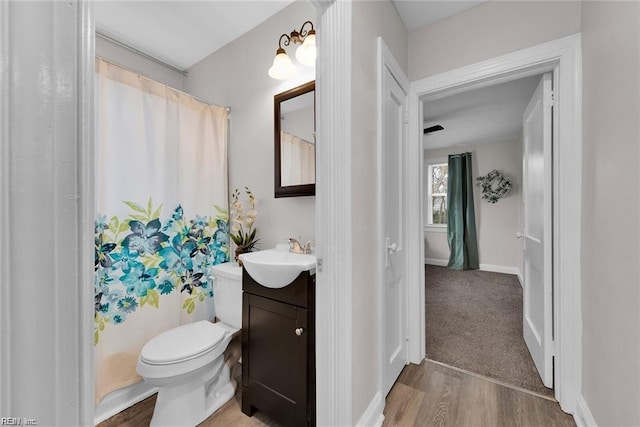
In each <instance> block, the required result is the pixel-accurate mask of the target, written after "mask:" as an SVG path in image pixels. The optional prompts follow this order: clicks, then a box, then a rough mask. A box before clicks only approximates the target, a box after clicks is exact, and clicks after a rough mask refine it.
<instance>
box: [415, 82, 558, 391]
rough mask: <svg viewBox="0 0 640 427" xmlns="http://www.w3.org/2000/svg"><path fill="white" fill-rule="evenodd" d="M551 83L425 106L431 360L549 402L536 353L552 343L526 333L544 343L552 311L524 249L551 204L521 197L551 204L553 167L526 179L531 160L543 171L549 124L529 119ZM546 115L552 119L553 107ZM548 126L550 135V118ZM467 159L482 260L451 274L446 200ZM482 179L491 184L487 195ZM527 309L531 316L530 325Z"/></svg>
mask: <svg viewBox="0 0 640 427" xmlns="http://www.w3.org/2000/svg"><path fill="white" fill-rule="evenodd" d="M547 78H548V79H549V83H550V78H551V75H550V73H548V74H547V75H543V76H541V75H534V76H530V77H526V78H522V79H517V80H513V81H509V82H504V83H499V84H497V85H492V86H489V87H485V88H480V89H475V90H471V91H467V92H463V93H460V94H455V95H451V96H448V97H444V98H440V99H438V100H434V101H428V102H425V103H424V108H423V113H424V128H425V131H424V132H425V133H424V137H423V145H424V150H425V151H424V162H425V168H424V175H425V176H424V185H425V187H424V188H425V190H426V193H425V199H424V200H425V206H424V212H425V218H424V225H425V226H424V232H425V295H426V355H427V358H428V359H431V360H434V361H437V362H440V363H443V364H446V365H450V366H453V367H456V368H460V369H464V370H467V371H470V372H472V373H475V374H479V375H482V376H486V377H489V378H491V379H494V380H497V381H500V382H503V383H506V384H508V385H511V386H514V387H518V388H522V389H525V390H528V391H531V392H534V393H538V394H541V395H543V396H549V397H551V396H552V394H553V391H552V388H551V386H552V384H551V381H550V382H547V384H548V386H545V384H543V382H542V381H541V376H542V375H543V373H546V372H547V371H548V373H551V372H550V371H551V369H550V368H549V369H547V367H546V366H544V361H540V360H536V361H535V363H534V359H533V358H532V356H531V353H533V352H536V354H537V353H538V352H539V351H538V348H539V347H540V348H542V347H543V346H544V345H545V344H546V342H545V341H544V340H541V342H539V343H538V342H537V341H536V342H525V339H524V336H525V334H526V333H523V330H524V331H526V332H530V331H531V330H532V328H531V327H530V325H531V321H530V319H536V320H537V321H540V322H541V326H542V327H540V328H538V327H537V326H538V325H536V327H535V329H536V334H535V336H542V337H544V333H538V329H540V330H544V325H551V324H552V323H551V322H552V319H551V311H550V310H547V312H545V310H544V301H538V300H537V299H536V298H537V297H538V296H539V295H542V291H543V289H544V286H543V285H544V283H543V282H542V280H541V279H538V276H537V275H536V274H532V272H531V270H532V264H531V262H530V261H531V259H534V260H536V259H538V258H537V257H532V256H531V249H532V248H533V246H532V244H529V245H528V246H529V250H528V251H527V252H526V253H525V252H524V246H525V245H524V239H523V236H525V235H527V236H528V235H530V234H531V233H532V232H534V231H533V230H536V231H535V233H538V231H537V230H538V229H539V230H544V229H545V227H544V225H545V224H544V220H545V215H543V209H546V210H548V211H549V212H551V206H550V205H549V206H546V208H543V207H542V205H541V204H540V203H538V204H533V203H524V201H525V195H528V197H527V199H532V198H533V197H534V196H540V197H542V196H544V197H542V198H543V199H548V200H550V199H551V190H552V189H551V168H550V165H547V167H546V168H543V169H542V170H541V172H542V173H543V174H544V173H545V172H546V174H547V175H548V177H547V178H548V179H543V180H540V179H539V178H540V177H538V176H536V177H535V178H536V179H534V180H532V179H525V178H529V177H530V176H531V173H532V168H530V167H529V165H530V164H531V162H532V161H534V160H535V161H536V162H537V164H541V165H544V163H540V160H544V159H543V158H541V157H540V156H538V154H540V155H541V154H542V151H540V152H536V151H533V150H532V149H531V147H532V142H536V141H538V140H539V139H540V138H541V137H542V136H543V135H544V134H545V132H544V131H543V130H542V129H541V128H542V125H543V123H542V122H541V121H533V122H532V121H531V120H530V119H529V116H531V112H532V111H533V112H538V110H539V109H540V105H541V102H540V101H541V100H540V97H541V95H540V93H541V92H539V90H538V89H540V88H541V86H540V85H541V82H542V81H545V82H547ZM549 87H550V86H549ZM532 107H536V108H537V109H532ZM546 108H547V109H548V114H551V105H548V106H546ZM537 117H538V116H537V115H536V116H535V117H534V118H537ZM532 125H538V126H537V127H534V126H532ZM538 128H540V129H538ZM546 128H547V129H546V133H548V134H549V135H551V121H550V120H549V123H547V124H546ZM534 130H535V131H536V132H535V133H534V132H532V131H534ZM523 131H524V133H523ZM525 145H526V146H527V147H528V149H527V150H523V148H524V146H525ZM540 146H541V145H540ZM541 147H542V146H541ZM550 148H551V144H550V141H549V146H548V147H546V149H547V151H549V152H550ZM461 153H469V155H470V156H469V157H470V158H471V163H472V171H471V172H472V179H471V181H472V182H471V183H470V184H471V188H470V189H469V190H470V191H471V194H473V199H474V200H473V203H472V205H473V208H474V215H473V219H474V223H475V231H470V232H469V233H470V234H472V235H473V236H475V237H473V239H474V240H475V241H477V245H476V246H477V248H478V249H477V251H478V254H479V261H480V264H479V269H472V270H464V271H458V270H455V269H452V268H447V263H448V260H449V255H450V249H449V246H450V245H449V242H448V237H449V234H450V233H449V232H448V231H450V228H448V226H447V216H448V215H447V213H450V214H451V213H453V212H452V211H455V210H457V209H456V208H455V207H454V203H453V201H451V203H449V200H447V198H448V194H447V187H448V183H449V182H451V180H452V179H453V178H454V176H453V175H452V173H453V174H454V175H455V173H454V172H453V171H449V170H448V164H447V160H448V159H447V158H448V157H449V156H454V157H455V156H457V155H459V154H461ZM549 157H550V156H549ZM525 171H526V174H525V173H524V172H525ZM524 175H526V176H524ZM481 178H484V179H485V180H486V181H487V183H491V186H487V187H485V188H481V186H480V180H481ZM525 183H527V184H526V185H525ZM544 183H547V184H548V186H545V185H544ZM525 189H528V191H525ZM543 193H544V194H543ZM534 205H535V206H534ZM538 207H539V208H540V209H537V208H538ZM454 216H455V214H454ZM549 218H550V215H549ZM525 219H526V220H525ZM549 222H550V221H549ZM525 225H526V226H527V227H525ZM525 228H526V229H527V230H528V231H526V232H525ZM546 228H547V229H548V230H549V231H550V230H551V226H550V225H547V227H546ZM548 234H549V236H550V233H548ZM544 240H545V242H546V239H544ZM536 241H540V240H537V239H536ZM548 243H549V245H548V246H549V249H548V251H549V252H550V246H551V245H550V241H549V242H548ZM543 246H544V245H543ZM542 258H543V259H544V257H542ZM543 267H544V266H543ZM541 270H542V271H544V268H542V269H541ZM550 272H551V270H550V268H549V274H548V277H547V278H545V279H547V280H549V281H550V280H551V274H550ZM534 273H535V272H534ZM525 278H526V280H525ZM535 280H538V283H534V282H535ZM526 282H530V283H528V284H527V283H526ZM550 289H551V288H550V286H549V287H548V290H549V293H550ZM532 290H533V291H532ZM538 291H540V292H538ZM523 308H527V310H526V311H527V312H528V313H529V315H528V316H526V317H524V322H523V312H524V311H525V310H523ZM544 316H548V317H549V318H548V319H546V318H544ZM523 324H524V325H525V327H524V328H523ZM529 347H530V348H529ZM537 364H539V365H540V366H537ZM549 367H550V364H549ZM550 379H551V378H550Z"/></svg>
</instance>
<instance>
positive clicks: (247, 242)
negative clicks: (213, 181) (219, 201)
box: [229, 187, 260, 265]
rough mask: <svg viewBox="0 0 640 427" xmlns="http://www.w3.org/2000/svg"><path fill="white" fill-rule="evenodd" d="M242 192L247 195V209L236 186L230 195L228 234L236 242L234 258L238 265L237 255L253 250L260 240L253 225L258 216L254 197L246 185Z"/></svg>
mask: <svg viewBox="0 0 640 427" xmlns="http://www.w3.org/2000/svg"><path fill="white" fill-rule="evenodd" d="M244 193H245V194H246V196H247V207H248V209H247V210H245V207H244V204H243V203H242V201H241V200H240V195H241V193H240V190H238V189H237V188H236V189H235V190H234V192H233V194H232V195H231V234H229V236H230V237H231V240H233V243H235V244H236V250H235V259H236V261H237V262H238V263H239V264H240V265H242V262H241V261H240V260H238V256H239V255H240V254H243V253H247V252H251V251H253V249H254V248H255V246H256V244H257V243H258V242H259V241H260V239H256V233H257V231H258V230H257V229H256V228H254V226H253V225H254V224H255V222H256V218H257V217H258V211H256V198H255V197H254V195H253V193H252V192H251V190H249V188H248V187H245V188H244Z"/></svg>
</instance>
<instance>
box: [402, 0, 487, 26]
mask: <svg viewBox="0 0 640 427" xmlns="http://www.w3.org/2000/svg"><path fill="white" fill-rule="evenodd" d="M391 1H392V2H393V3H394V5H395V6H396V10H397V11H398V14H399V15H400V18H401V19H402V22H403V23H404V27H405V28H406V30H407V31H408V32H412V31H415V30H417V29H420V28H423V27H426V26H427V25H431V24H433V23H435V22H438V21H441V20H443V19H445V18H448V17H449V16H453V15H455V14H457V13H460V12H462V11H464V10H467V9H469V8H472V7H474V6H477V5H479V4H480V3H483V2H485V1H487V0H476V1H459V0H435V1H434V0H391Z"/></svg>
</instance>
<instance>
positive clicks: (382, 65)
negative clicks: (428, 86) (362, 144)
mask: <svg viewBox="0 0 640 427" xmlns="http://www.w3.org/2000/svg"><path fill="white" fill-rule="evenodd" d="M377 55H378V57H377V60H378V82H377V86H378V87H377V89H378V95H377V97H378V99H377V104H378V108H377V109H378V118H377V119H378V128H377V134H378V135H377V138H376V158H377V173H376V211H377V213H376V222H377V223H376V236H377V247H378V251H377V253H378V272H377V273H378V281H377V282H378V283H377V284H376V292H377V294H378V295H377V299H378V313H379V315H378V331H379V338H378V364H379V366H380V369H379V370H378V390H379V392H378V393H379V396H376V399H378V397H379V398H380V401H381V403H384V398H385V396H383V395H382V393H381V391H382V390H383V389H384V378H385V374H386V371H385V367H386V366H387V364H386V363H385V362H384V354H385V336H384V330H385V329H384V313H385V306H384V302H385V301H384V286H385V283H384V277H385V271H384V270H385V267H384V264H385V262H384V258H385V251H386V249H384V248H385V235H384V218H383V217H384V206H383V203H382V202H383V198H384V182H383V181H382V169H383V160H384V157H385V156H384V135H383V120H384V99H383V93H382V90H383V87H384V71H385V69H387V70H389V72H390V73H391V75H392V76H393V78H394V79H396V81H397V82H398V85H399V86H400V88H401V89H402V91H403V92H404V93H405V101H404V102H405V106H406V108H405V116H404V124H403V126H404V136H403V140H402V141H401V142H400V149H401V152H402V151H404V153H405V155H406V153H407V140H408V133H409V132H408V126H407V125H408V114H407V113H408V111H409V104H408V102H409V91H410V86H411V84H410V82H409V79H408V78H407V76H406V75H405V73H404V71H403V70H402V67H401V66H400V64H399V63H398V61H397V60H396V58H395V57H394V56H393V54H392V53H391V50H390V49H389V47H388V46H387V45H386V43H385V42H384V40H383V39H382V37H378V39H377ZM402 157H403V155H402V154H401V155H400V158H401V159H402ZM403 178H404V179H406V177H403ZM406 195H407V193H406V191H405V194H404V195H403V197H402V200H403V201H404V202H405V203H403V204H401V205H400V206H399V207H398V209H400V218H403V222H404V224H405V226H404V229H403V230H401V233H402V234H403V236H402V242H406V241H407V239H408V237H409V236H408V232H407V230H408V227H407V226H406V224H407V223H406V222H405V220H406V217H407V215H406V199H407V197H406ZM396 256H399V257H400V258H401V260H400V262H402V263H404V268H405V274H406V272H407V271H408V267H409V257H408V256H407V251H406V250H405V249H403V250H401V251H399V252H398V253H396ZM403 286H404V287H405V290H404V297H405V307H408V304H409V301H408V298H407V296H408V289H407V288H408V286H407V281H406V279H405V280H404V285H403ZM408 324H409V318H408V316H407V315H406V313H405V316H404V327H403V330H404V331H405V339H406V338H407V337H406V331H407V328H408ZM408 347H409V346H408V345H407V346H406V348H405V349H406V351H407V354H406V355H405V360H407V361H408V360H409V349H408ZM380 412H382V411H380Z"/></svg>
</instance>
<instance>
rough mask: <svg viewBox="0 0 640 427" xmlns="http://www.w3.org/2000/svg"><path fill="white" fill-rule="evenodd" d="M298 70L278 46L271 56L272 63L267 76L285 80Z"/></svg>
mask: <svg viewBox="0 0 640 427" xmlns="http://www.w3.org/2000/svg"><path fill="white" fill-rule="evenodd" d="M297 72H298V69H297V68H296V66H295V65H293V62H291V59H290V58H289V57H288V56H287V53H286V52H285V50H284V49H282V48H280V49H278V51H277V52H276V57H275V58H273V65H272V66H271V68H269V76H270V77H271V78H273V79H278V80H286V79H288V78H289V77H292V76H293V75H295V74H296V73H297Z"/></svg>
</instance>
